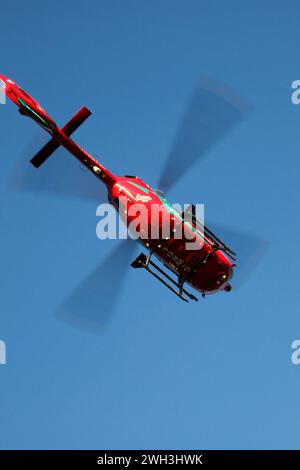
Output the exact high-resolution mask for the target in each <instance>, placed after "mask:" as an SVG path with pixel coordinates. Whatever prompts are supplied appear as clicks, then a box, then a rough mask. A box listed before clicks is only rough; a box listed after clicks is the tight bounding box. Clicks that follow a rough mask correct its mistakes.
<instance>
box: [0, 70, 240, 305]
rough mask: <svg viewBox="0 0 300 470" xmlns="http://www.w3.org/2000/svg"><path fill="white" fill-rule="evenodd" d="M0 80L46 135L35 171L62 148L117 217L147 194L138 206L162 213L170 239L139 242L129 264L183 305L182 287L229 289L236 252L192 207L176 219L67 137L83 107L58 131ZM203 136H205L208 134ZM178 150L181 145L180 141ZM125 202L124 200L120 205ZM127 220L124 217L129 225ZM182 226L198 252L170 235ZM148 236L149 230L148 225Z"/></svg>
mask: <svg viewBox="0 0 300 470" xmlns="http://www.w3.org/2000/svg"><path fill="white" fill-rule="evenodd" d="M0 79H1V81H2V83H3V85H2V91H3V92H4V93H5V95H6V96H7V97H8V98H10V99H11V100H12V101H13V102H14V103H15V104H16V105H17V106H18V107H19V112H20V113H21V114H22V115H23V116H27V117H30V118H31V119H33V120H34V121H35V122H36V123H37V124H39V125H40V126H41V127H42V128H43V129H44V130H45V131H46V132H48V133H49V134H50V136H51V139H50V140H49V142H48V143H47V144H46V145H45V146H44V147H43V148H42V149H41V150H40V151H39V152H38V153H37V154H36V155H35V156H34V157H33V158H32V159H31V161H30V162H31V164H32V165H33V166H34V167H35V168H39V167H40V166H41V165H42V164H44V163H45V162H46V160H47V159H48V158H49V157H50V156H51V155H52V154H53V153H54V152H55V151H56V150H57V149H58V148H59V147H60V146H62V147H64V148H65V149H67V150H68V151H69V152H70V153H71V154H72V155H73V156H74V157H75V158H77V159H78V160H79V161H80V163H81V164H82V165H84V166H85V167H86V168H87V169H88V170H90V172H91V173H92V174H93V175H94V176H95V178H97V179H98V180H100V181H101V182H102V183H104V185H105V186H106V188H107V192H108V199H109V201H110V203H111V204H113V205H114V207H115V208H116V210H117V211H119V212H120V213H121V215H122V213H123V215H124V213H127V212H128V210H129V209H130V207H131V206H133V205H135V204H136V203H137V202H138V201H140V200H142V199H143V196H145V194H146V195H147V198H144V202H143V204H144V205H145V206H146V207H147V209H148V214H151V208H152V206H153V205H154V204H155V205H158V206H160V209H161V214H162V219H161V220H160V223H161V224H163V223H164V220H168V223H170V219H171V236H170V237H165V238H159V239H152V238H151V235H149V236H148V237H143V238H142V237H141V238H140V239H139V242H140V243H141V244H142V245H143V246H144V248H145V249H147V251H148V254H147V255H146V254H144V253H141V254H140V255H139V256H138V257H137V258H136V259H135V260H134V261H133V262H132V263H131V266H132V267H133V268H144V269H145V270H147V271H148V272H149V273H150V274H152V275H153V276H154V277H155V278H157V279H158V280H159V281H161V282H162V283H163V284H164V285H165V286H167V287H168V288H169V289H170V290H171V291H172V292H174V293H175V294H176V295H177V296H179V297H180V298H181V299H182V300H184V301H188V299H191V300H198V299H197V298H196V297H195V296H194V295H193V294H192V293H191V292H189V291H188V290H187V289H186V287H185V286H186V284H188V285H190V286H192V287H193V288H194V289H196V290H197V291H198V292H200V293H201V294H202V296H205V295H206V294H211V293H215V292H218V291H230V290H231V284H230V282H229V281H230V279H231V277H232V274H233V268H234V266H235V264H234V261H235V253H234V252H233V251H232V250H231V248H229V247H228V246H227V245H226V244H225V243H224V242H223V241H222V240H221V239H220V238H219V237H218V236H217V235H215V234H214V233H213V232H212V230H210V229H209V228H208V227H207V226H204V225H203V224H202V223H201V222H200V221H198V220H197V218H196V216H195V207H194V205H192V204H191V205H190V206H189V207H188V209H186V210H185V211H184V212H183V213H181V214H180V213H178V212H176V211H174V209H173V208H172V206H171V204H170V203H169V202H168V201H167V200H166V199H165V197H164V195H163V194H164V193H162V192H161V191H159V190H155V189H153V188H152V187H151V186H150V185H148V184H147V183H145V182H144V181H143V180H142V179H140V178H139V177H137V176H116V175H114V174H113V173H111V172H110V171H109V170H108V169H107V168H105V167H104V166H103V165H102V163H99V162H98V161H97V160H96V159H95V158H93V157H92V156H91V155H90V154H89V153H88V152H86V151H85V150H83V149H82V148H81V147H80V146H79V145H78V144H77V143H75V142H74V140H72V139H71V138H70V136H71V134H72V133H73V132H74V131H75V130H76V129H77V128H78V127H79V126H80V125H81V124H82V123H83V122H84V121H85V120H86V119H87V118H88V117H89V116H90V115H91V112H90V111H89V110H88V109H87V108H86V107H82V108H81V109H80V110H79V111H78V112H77V114H75V115H74V116H73V117H72V118H71V120H70V121H68V122H67V124H65V125H64V126H63V127H62V128H59V127H58V126H57V125H56V123H55V121H54V120H53V119H52V118H51V117H50V116H49V115H48V114H47V113H46V111H45V110H44V109H43V108H42V107H41V106H40V105H39V104H38V103H37V101H35V100H34V99H33V98H32V97H31V96H30V95H29V94H28V93H26V92H25V91H24V90H23V89H22V88H20V87H19V86H18V85H17V84H16V83H15V82H14V81H13V80H11V79H9V78H7V77H5V76H4V75H0ZM202 90H204V92H205V93H207V94H208V95H209V96H210V99H211V98H212V97H213V100H214V99H215V97H216V96H217V95H216V92H215V90H214V89H213V87H212V86H211V83H208V82H207V83H206V84H205V83H204V84H202ZM217 98H218V99H220V96H217ZM202 99H203V96H202ZM222 100H224V97H222ZM232 103H233V101H232V99H231V102H229V101H227V103H226V104H227V105H228V106H230V108H231V113H232V115H231V118H230V119H229V120H228V119H227V124H226V126H227V127H231V126H232V125H233V124H235V123H236V121H238V120H239V119H240V117H241V116H242V112H241V110H240V109H238V107H235V105H233V104H232ZM190 119H191V117H190V116H187V117H186V119H185V122H184V123H183V128H186V129H187V128H188V127H189V126H190V125H191V123H190ZM217 124H219V129H218V132H219V134H222V133H223V132H224V130H227V129H223V127H222V126H221V125H220V123H217ZM207 131H208V134H209V129H207ZM212 138H214V136H212ZM209 139H210V136H208V140H207V139H206V140H205V139H204V143H203V146H204V148H203V149H202V151H205V150H206V148H207V147H209V146H210V144H211V143H212V142H210V141H209ZM179 140H180V139H179ZM178 145H180V142H179V143H178ZM171 172H172V171H170V172H169V173H168V172H165V175H164V177H163V178H162V181H161V184H160V187H161V188H163V189H168V187H169V186H170V179H171V178H172V175H171ZM124 198H125V200H126V204H125V205H124V202H123V201H124ZM121 199H122V203H121ZM131 221H132V219H130V218H127V222H128V223H129V222H131ZM189 221H191V222H189ZM147 223H148V225H149V224H151V221H150V218H149V220H148V221H147ZM182 225H189V229H190V231H192V232H193V237H194V241H195V242H196V243H197V241H199V245H201V249H193V250H187V249H186V238H185V237H182V238H176V237H175V236H172V234H174V232H176V229H177V228H178V227H179V226H182ZM185 228H186V227H185ZM150 233H151V227H150V226H149V234H150ZM153 256H155V257H156V258H157V259H158V260H159V262H160V263H161V265H158V264H157V262H154V261H153V259H152V258H153ZM164 268H165V269H164Z"/></svg>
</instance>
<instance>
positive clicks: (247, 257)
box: [207, 223, 268, 288]
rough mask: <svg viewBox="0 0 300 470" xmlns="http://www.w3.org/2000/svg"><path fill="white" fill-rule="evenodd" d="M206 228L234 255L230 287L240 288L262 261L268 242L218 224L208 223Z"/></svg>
mask: <svg viewBox="0 0 300 470" xmlns="http://www.w3.org/2000/svg"><path fill="white" fill-rule="evenodd" d="M207 226H208V228H209V229H211V230H212V231H213V232H214V233H215V234H216V235H217V236H218V238H220V239H221V240H222V241H223V242H224V243H225V244H226V245H227V246H229V248H231V249H232V250H233V251H234V252H235V253H236V265H237V266H236V267H235V268H234V274H233V278H232V285H233V288H236V287H240V286H241V285H242V284H243V283H244V282H245V281H246V279H247V278H248V277H249V276H250V275H251V274H252V272H253V271H254V270H255V268H256V266H257V265H258V263H259V261H260V260H261V259H262V257H263V255H264V253H265V251H266V249H267V248H268V242H266V241H265V240H261V239H259V238H257V237H256V236H255V235H252V234H248V233H245V232H243V231H240V230H235V229H233V228H228V227H224V226H222V225H219V224H215V223H208V224H207Z"/></svg>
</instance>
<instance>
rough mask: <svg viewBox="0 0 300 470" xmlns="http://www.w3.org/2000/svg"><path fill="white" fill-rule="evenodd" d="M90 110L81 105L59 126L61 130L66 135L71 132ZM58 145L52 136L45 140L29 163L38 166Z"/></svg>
mask: <svg viewBox="0 0 300 470" xmlns="http://www.w3.org/2000/svg"><path fill="white" fill-rule="evenodd" d="M91 114H92V113H91V111H90V110H89V109H87V108H86V107H85V106H83V107H82V108H81V109H80V110H79V111H78V113H76V114H75V115H74V116H73V117H72V119H70V121H68V122H67V124H65V125H64V127H62V128H61V131H62V132H63V133H64V134H65V135H67V136H68V137H69V136H70V135H71V134H73V132H74V131H76V129H78V127H79V126H80V125H81V124H82V123H83V122H84V121H85V120H86V119H87V118H88V117H89V116H90V115H91ZM59 146H60V143H59V142H58V141H57V140H56V139H54V138H52V139H51V140H49V142H47V144H46V145H45V146H44V147H43V148H42V149H41V150H40V151H39V152H38V153H37V154H36V155H35V156H34V157H33V158H32V159H31V160H30V163H32V165H33V166H34V167H35V168H39V167H40V166H41V165H42V164H43V163H44V162H45V161H46V160H47V158H49V157H50V155H52V153H53V152H55V150H57V149H58V147H59Z"/></svg>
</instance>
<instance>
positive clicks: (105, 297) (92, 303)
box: [58, 239, 136, 333]
mask: <svg viewBox="0 0 300 470" xmlns="http://www.w3.org/2000/svg"><path fill="white" fill-rule="evenodd" d="M103 243H104V242H103ZM116 243H117V241H116ZM135 248H136V243H134V241H133V240H131V239H128V240H123V241H122V242H121V243H119V246H118V247H117V248H116V249H114V251H113V252H112V253H111V254H110V255H109V256H108V257H107V258H106V259H105V260H104V261H103V262H102V263H101V264H100V265H99V266H98V267H97V268H96V269H95V270H94V271H93V272H92V273H91V274H90V275H88V277H87V278H86V279H84V281H82V282H81V284H80V285H79V286H78V287H77V288H76V289H75V290H74V291H73V293H72V294H71V295H70V297H69V298H68V299H66V300H65V301H64V302H63V304H62V305H61V307H60V309H59V311H58V318H60V319H62V320H65V321H67V322H68V323H71V324H74V325H75V326H78V327H80V328H83V329H85V330H88V331H91V332H93V333H101V332H103V331H104V330H105V327H106V326H107V324H108V322H109V320H110V318H111V314H112V312H113V310H114V307H115V305H116V303H117V300H118V296H119V294H120V293H121V291H122V287H123V284H124V280H125V276H126V271H127V268H128V266H129V263H130V262H131V261H132V260H133V256H134V250H135Z"/></svg>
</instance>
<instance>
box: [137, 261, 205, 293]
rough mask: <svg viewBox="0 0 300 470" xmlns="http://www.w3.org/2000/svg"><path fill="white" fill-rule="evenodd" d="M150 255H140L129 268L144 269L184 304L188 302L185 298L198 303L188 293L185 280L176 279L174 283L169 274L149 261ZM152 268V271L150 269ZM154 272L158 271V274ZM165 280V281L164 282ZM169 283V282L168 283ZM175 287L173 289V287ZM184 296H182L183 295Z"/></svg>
mask: <svg viewBox="0 0 300 470" xmlns="http://www.w3.org/2000/svg"><path fill="white" fill-rule="evenodd" d="M151 255H152V253H149V254H148V255H145V254H144V253H141V254H140V255H139V256H138V257H137V258H136V259H135V260H134V261H133V262H132V263H131V266H132V267H133V268H135V269H137V268H144V269H146V271H148V273H150V274H152V276H154V277H155V278H156V279H158V280H159V281H160V282H161V283H162V284H164V285H165V286H166V287H167V288H168V289H170V290H171V291H172V292H173V293H174V294H176V295H177V296H178V297H180V298H181V299H182V300H184V302H189V300H188V299H187V297H188V298H189V299H190V300H195V301H196V302H198V299H197V297H195V296H194V295H193V294H191V293H190V292H188V291H187V290H186V289H185V288H184V287H183V284H184V282H185V279H181V278H180V277H178V281H175V279H173V278H172V277H171V276H169V274H167V273H166V272H165V271H164V270H163V269H161V268H160V267H159V266H158V265H157V264H156V263H154V262H153V261H152V260H151ZM152 268H154V269H152ZM156 271H158V273H160V274H158V273H157V272H156ZM166 279H167V280H166ZM168 281H169V282H168ZM173 286H175V287H173ZM183 294H184V295H183Z"/></svg>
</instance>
